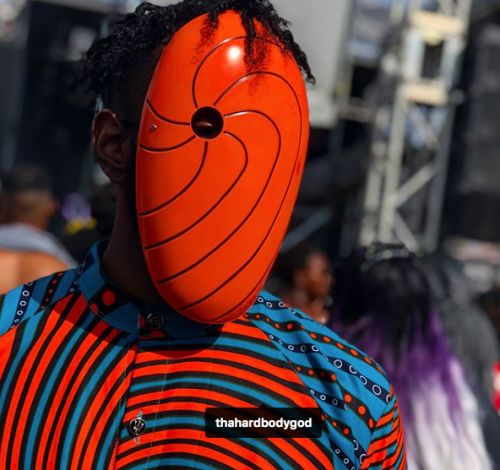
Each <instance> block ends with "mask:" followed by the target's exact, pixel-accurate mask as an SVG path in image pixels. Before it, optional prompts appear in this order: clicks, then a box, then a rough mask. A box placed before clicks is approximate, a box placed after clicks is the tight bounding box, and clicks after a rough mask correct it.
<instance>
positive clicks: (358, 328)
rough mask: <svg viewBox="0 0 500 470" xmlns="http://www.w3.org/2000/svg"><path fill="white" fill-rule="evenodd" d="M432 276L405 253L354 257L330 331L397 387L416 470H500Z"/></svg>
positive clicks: (340, 282) (375, 251)
mask: <svg viewBox="0 0 500 470" xmlns="http://www.w3.org/2000/svg"><path fill="white" fill-rule="evenodd" d="M426 270H427V266H426V263H425V261H424V259H422V258H421V257H418V256H416V255H414V254H412V253H410V252H409V251H408V250H407V249H406V248H404V247H402V246H395V245H383V244H375V245H372V246H370V247H368V248H363V249H360V250H358V251H356V252H354V253H353V254H352V255H351V256H350V257H348V258H347V259H345V260H344V261H342V262H341V263H340V265H339V266H338V267H337V269H336V271H335V279H336V284H335V288H334V306H333V311H332V316H331V320H330V325H329V326H330V327H331V328H333V329H335V331H337V332H338V333H339V334H340V335H343V337H344V338H346V339H347V340H348V341H351V342H352V343H353V344H355V345H356V346H358V347H359V348H361V349H363V350H364V351H365V352H366V353H367V354H368V355H369V356H370V357H372V358H374V359H375V360H376V361H378V362H379V363H380V364H381V365H382V367H383V368H384V370H385V371H386V372H387V374H388V376H389V377H390V379H391V380H392V383H393V386H394V389H395V392H396V393H397V395H398V398H399V404H400V410H401V416H402V419H403V423H404V425H405V435H406V442H407V455H408V468H409V470H434V469H446V470H468V469H478V470H479V469H481V470H488V469H492V468H496V467H494V466H493V465H494V464H493V463H492V462H491V461H490V456H489V455H488V451H487V449H486V444H485V438H484V434H483V431H482V424H483V413H482V411H483V408H482V403H480V402H479V401H478V399H477V398H476V394H475V393H474V392H473V389H472V387H471V385H470V384H469V382H468V378H467V376H466V372H465V370H464V368H463V367H462V365H461V363H460V362H459V360H458V359H457V357H456V356H455V354H454V353H453V352H452V350H451V348H450V346H449V344H448V341H447V338H446V337H445V333H444V329H443V326H442V324H441V320H440V315H439V314H438V312H437V310H436V302H435V301H434V299H433V295H432V290H431V288H430V285H429V282H428V275H427V271H426ZM486 401H487V399H486ZM497 429H498V428H497ZM487 437H488V438H489V440H490V441H491V442H494V441H495V439H498V435H497V436H496V437H495V436H487Z"/></svg>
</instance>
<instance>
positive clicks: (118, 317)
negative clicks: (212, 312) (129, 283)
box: [77, 242, 221, 339]
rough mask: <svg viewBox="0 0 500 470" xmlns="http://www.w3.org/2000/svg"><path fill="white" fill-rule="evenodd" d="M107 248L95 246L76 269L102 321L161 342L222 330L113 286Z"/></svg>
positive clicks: (82, 288) (89, 303) (91, 303)
mask: <svg viewBox="0 0 500 470" xmlns="http://www.w3.org/2000/svg"><path fill="white" fill-rule="evenodd" d="M106 247H107V243H102V242H101V243H98V244H96V245H95V246H94V247H93V248H92V250H91V251H90V253H89V254H88V255H87V258H86V259H85V261H84V262H83V264H82V265H81V266H80V267H79V268H78V270H77V278H78V279H77V282H78V285H79V286H80V290H81V292H82V295H83V297H84V298H85V300H86V302H87V304H88V305H89V308H90V309H91V310H92V312H94V313H95V314H96V315H97V316H98V317H99V318H101V319H102V320H103V321H105V322H106V323H108V324H109V325H111V326H113V327H114V328H117V329H119V330H121V331H124V332H126V333H130V334H134V335H138V336H144V337H149V338H159V339H160V338H193V337H199V336H205V335H207V334H209V333H211V332H212V331H214V330H216V329H220V328H221V325H205V324H202V323H197V322H194V321H192V320H189V319H188V318H186V317H184V316H183V315H181V314H179V313H178V312H176V311H175V310H174V309H173V308H172V307H170V306H169V305H167V304H164V305H151V304H147V303H145V302H142V301H140V300H139V299H137V298H135V297H133V296H131V295H130V294H128V293H126V292H124V291H122V290H121V289H119V288H118V287H116V286H115V285H113V284H112V283H111V282H110V281H109V280H108V279H107V278H106V276H105V274H104V273H103V270H102V266H101V257H102V255H103V253H104V251H105V250H106Z"/></svg>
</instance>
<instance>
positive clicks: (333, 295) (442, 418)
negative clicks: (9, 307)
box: [0, 166, 500, 470]
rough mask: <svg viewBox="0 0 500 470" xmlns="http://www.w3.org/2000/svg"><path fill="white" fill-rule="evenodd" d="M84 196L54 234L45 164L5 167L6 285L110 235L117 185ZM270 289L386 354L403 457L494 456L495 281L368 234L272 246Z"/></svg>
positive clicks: (441, 464)
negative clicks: (339, 246)
mask: <svg viewBox="0 0 500 470" xmlns="http://www.w3.org/2000/svg"><path fill="white" fill-rule="evenodd" d="M86 204H87V206H88V217H87V218H85V217H84V218H83V219H82V220H78V221H76V220H67V223H66V226H65V229H64V231H63V233H62V234H61V235H60V236H59V237H58V238H56V237H55V236H54V235H53V226H54V225H53V222H54V219H55V218H56V217H58V216H59V215H60V213H61V212H62V210H61V209H62V208H61V207H60V204H59V202H58V201H57V200H56V198H55V197H54V192H53V188H52V185H51V182H50V179H49V177H48V175H47V174H46V173H45V172H44V171H43V169H41V168H38V167H35V166H19V167H16V168H14V169H13V170H11V171H10V172H9V173H6V174H4V175H2V177H1V189H0V267H1V272H2V275H1V276H0V288H1V290H2V291H3V292H6V291H8V290H10V289H12V288H14V287H15V286H17V285H20V284H24V283H27V282H29V281H31V280H34V279H36V278H40V277H44V276H46V275H49V274H52V273H54V272H57V271H61V270H65V269H67V268H71V267H73V266H75V265H77V264H79V263H80V262H82V261H83V259H84V257H85V255H86V253H87V251H88V250H90V248H91V247H92V245H93V244H94V243H96V242H97V241H99V240H102V239H107V238H109V237H110V236H111V232H112V230H113V221H114V215H115V208H116V195H115V193H114V189H113V187H112V186H111V185H103V186H101V187H99V188H97V189H96V190H95V192H94V194H92V195H91V196H90V197H89V198H88V201H86ZM80 219H81V213H80ZM268 290H270V291H272V293H273V294H275V295H278V296H280V297H281V298H282V299H283V300H284V301H285V302H286V303H287V304H288V305H289V306H290V307H292V308H294V309H299V310H301V311H303V312H305V313H307V314H308V315H310V316H311V317H312V318H313V319H314V320H316V321H317V322H319V323H322V324H324V325H326V326H327V327H329V328H331V329H332V330H334V331H335V332H337V333H338V334H340V336H341V337H343V338H344V339H346V340H347V341H349V342H350V343H352V344H354V345H355V346H357V347H359V348H360V349H361V350H363V351H365V352H366V353H368V355H369V356H370V357H371V358H373V359H374V360H376V361H377V362H378V363H379V364H381V365H382V367H383V368H384V369H385V371H386V372H387V374H388V375H389V377H390V379H391V381H392V383H393V386H394V388H395V391H396V394H397V396H398V398H399V403H400V412H401V414H402V417H403V422H404V426H405V433H406V439H407V452H408V459H409V463H410V466H409V468H410V469H412V470H437V469H440V470H442V469H446V470H466V469H467V470H471V469H472V470H476V469H477V470H483V469H489V468H492V469H498V468H500V446H499V445H498V444H499V443H500V414H499V413H500V284H499V285H497V286H494V287H493V289H489V290H488V291H486V292H483V293H481V295H478V293H477V291H476V290H475V289H474V288H473V287H472V285H471V283H470V282H469V280H468V278H467V275H466V273H465V272H464V264H463V263H461V262H460V261H457V260H456V259H453V258H452V257H451V256H449V255H448V254H446V253H445V252H444V251H443V252H438V253H435V254H432V255H430V254H423V253H412V252H411V251H409V250H408V249H406V248H405V247H403V246H398V245H383V244H373V245H371V246H368V247H363V248H359V249H358V250H357V251H355V252H354V253H352V254H351V255H350V256H348V257H346V258H345V259H338V260H331V259H330V258H329V256H328V254H327V251H326V250H325V249H322V247H319V246H316V245H314V244H309V243H301V244H300V245H298V246H295V247H294V248H292V249H289V250H287V251H284V252H282V254H281V255H280V256H279V258H278V260H277V262H276V265H275V268H274V271H273V274H272V275H271V278H270V281H269V284H268Z"/></svg>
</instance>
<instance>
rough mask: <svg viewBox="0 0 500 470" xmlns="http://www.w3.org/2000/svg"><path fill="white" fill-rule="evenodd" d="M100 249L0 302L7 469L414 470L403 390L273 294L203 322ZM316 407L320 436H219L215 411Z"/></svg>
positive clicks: (1, 428) (0, 442) (2, 445)
mask: <svg viewBox="0 0 500 470" xmlns="http://www.w3.org/2000/svg"><path fill="white" fill-rule="evenodd" d="M103 249H104V246H103V245H102V244H101V245H97V246H96V247H95V248H94V249H93V250H92V252H91V253H90V254H89V255H88V257H87V259H86V261H85V262H84V264H83V265H82V266H80V267H79V268H78V269H75V270H71V271H67V272H64V273H57V274H54V275H53V276H50V277H48V278H45V279H42V280H39V281H36V282H33V283H29V284H26V285H24V286H21V287H19V288H18V289H15V290H13V291H11V292H9V293H8V294H7V295H5V296H3V297H2V300H1V305H0V309H1V310H0V470H6V469H9V470H17V469H22V470H28V469H40V470H41V469H44V470H46V469H57V470H81V469H98V470H101V469H110V470H111V469H113V470H114V469H116V470H118V469H123V470H146V469H148V470H153V469H167V468H172V469H179V470H182V469H200V470H213V469H214V468H215V469H223V470H224V469H255V470H261V469H336V470H361V469H394V470H404V469H406V459H405V452H404V442H403V430H402V425H401V421H400V416H399V412H398V406H397V400H396V398H395V396H394V393H393V390H392V388H391V386H390V384H389V382H388V380H387V378H386V377H385V375H384V373H383V371H382V370H381V369H380V367H379V366H378V365H377V364H375V363H374V362H373V361H372V360H370V359H369V358H368V357H366V356H365V355H364V354H362V353H361V352H360V351H359V350H357V349H356V348H354V347H352V346H350V345H348V344H347V343H345V342H344V341H343V340H341V339H340V338H339V337H338V336H337V335H335V334H334V333H333V332H331V331H330V330H328V329H327V328H326V327H323V326H321V325H320V324H318V323H316V322H314V321H313V320H311V319H310V318H309V317H307V316H306V315H304V314H302V313H300V312H298V311H294V310H291V309H289V308H287V307H286V306H285V305H284V304H283V303H282V302H280V301H279V300H278V299H276V298H274V297H272V296H271V295H270V294H268V293H265V292H263V293H261V295H260V296H259V298H258V300H257V302H256V303H255V305H254V306H253V307H252V308H251V309H250V310H249V311H248V313H247V314H246V315H244V316H243V317H241V318H240V319H238V320H236V321H233V322H231V323H227V324H225V325H219V326H214V325H202V324H199V323H195V322H192V321H191V320H188V319H187V318H185V317H182V316H181V315H179V314H178V313H176V312H175V311H173V310H172V309H170V308H169V307H168V306H162V307H158V306H152V305H146V304H144V303H142V302H140V301H138V300H137V299H135V298H132V297H131V296H129V295H128V294H126V293H124V292H123V291H120V290H119V289H117V288H116V287H114V286H113V285H112V284H111V283H110V282H109V281H107V280H106V279H105V276H104V275H103V273H102V271H101V266H100V255H101V252H102V250H103ZM263 405H264V406H267V407H270V408H315V409H318V410H320V412H321V416H322V417H323V421H324V423H323V424H324V432H323V434H322V436H321V437H320V438H314V439H313V438H311V439H294V438H284V439H263V438H261V439H250V438H244V439H209V438H207V437H206V435H205V411H206V410H207V408H212V407H230V408H232V407H234V408H253V407H261V406H263Z"/></svg>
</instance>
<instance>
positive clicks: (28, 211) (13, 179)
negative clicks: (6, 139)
mask: <svg viewBox="0 0 500 470" xmlns="http://www.w3.org/2000/svg"><path fill="white" fill-rule="evenodd" d="M57 210H58V203H57V201H56V200H55V198H54V196H53V194H52V188H51V183H50V180H49V177H48V175H47V174H46V173H45V172H44V171H43V170H42V169H40V168H38V167H36V166H19V167H15V168H14V169H12V170H11V171H10V172H8V173H6V174H5V175H4V176H3V177H2V178H1V189H0V224H1V226H0V268H1V271H2V275H1V276H0V291H1V292H7V291H9V290H11V289H13V288H15V287H17V286H18V285H21V284H25V283H27V282H29V281H33V280H34V279H37V278H39V277H43V276H48V275H50V274H52V273H54V272H56V271H64V270H66V269H68V268H72V267H74V266H75V261H74V260H73V259H72V258H71V256H70V255H69V254H68V253H67V251H66V250H65V249H64V247H63V246H62V245H61V244H60V243H59V241H58V240H57V239H56V238H55V237H54V236H53V235H52V234H50V233H49V232H48V229H49V226H50V223H51V221H52V219H53V218H54V216H55V215H56V213H57Z"/></svg>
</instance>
